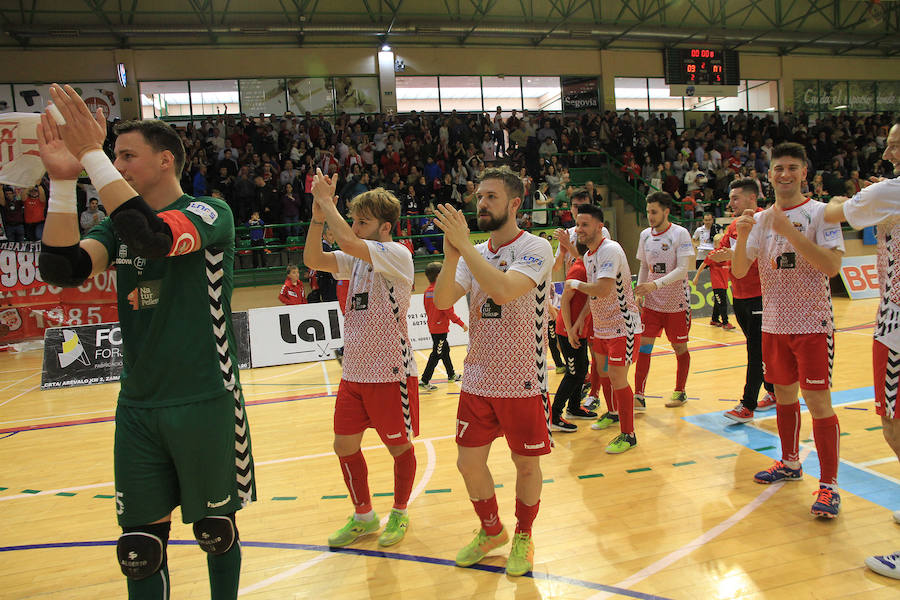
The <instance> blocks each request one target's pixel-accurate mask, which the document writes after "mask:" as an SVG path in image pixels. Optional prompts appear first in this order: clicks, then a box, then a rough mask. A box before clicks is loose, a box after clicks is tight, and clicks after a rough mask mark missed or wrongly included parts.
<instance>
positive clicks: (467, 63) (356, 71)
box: [0, 44, 900, 117]
mask: <svg viewBox="0 0 900 600" xmlns="http://www.w3.org/2000/svg"><path fill="white" fill-rule="evenodd" d="M394 51H395V53H396V54H397V56H398V57H400V58H402V59H403V61H404V62H405V63H406V72H405V74H406V75H436V74H438V75H505V74H509V75H560V74H565V75H598V74H599V75H600V76H601V80H602V90H603V103H604V106H605V107H613V106H615V98H614V97H613V93H614V91H613V90H614V85H613V84H614V78H615V77H617V76H619V77H629V76H631V77H641V76H643V77H661V76H662V74H663V60H662V52H661V51H645V50H642V51H626V50H583V51H577V50H523V49H521V48H511V49H503V48H490V49H489V50H485V49H483V48H446V47H440V48H416V47H403V45H402V44H400V45H398V46H397V47H395V49H394ZM523 52H528V53H529V55H528V59H527V60H523V58H522V55H523ZM120 62H121V63H124V64H125V66H126V68H127V70H128V73H129V84H128V88H127V89H126V90H121V92H122V93H121V97H122V99H123V105H122V112H123V116H126V117H136V116H137V115H138V110H139V103H138V82H139V81H165V80H180V79H227V78H262V77H283V76H287V75H298V76H324V75H329V74H340V75H361V74H369V75H372V74H375V73H376V70H377V52H376V49H375V48H374V47H373V48H371V49H369V48H321V47H319V48H270V47H260V48H209V49H177V50H33V51H32V50H19V49H16V50H3V51H0V65H2V67H0V82H9V83H30V82H34V83H37V82H53V81H107V80H115V77H116V73H115V67H116V65H117V64H118V63H120ZM740 64H741V78H744V79H769V80H772V79H776V80H778V81H779V86H780V90H779V98H780V100H779V102H780V106H779V110H781V111H785V110H791V109H792V104H793V97H794V88H793V82H794V80H795V79H894V78H895V75H894V73H896V72H897V71H898V67H900V59H898V58H872V57H865V58H853V57H832V56H774V55H765V54H759V55H757V54H750V53H748V52H746V51H745V52H742V53H741V55H740Z"/></svg>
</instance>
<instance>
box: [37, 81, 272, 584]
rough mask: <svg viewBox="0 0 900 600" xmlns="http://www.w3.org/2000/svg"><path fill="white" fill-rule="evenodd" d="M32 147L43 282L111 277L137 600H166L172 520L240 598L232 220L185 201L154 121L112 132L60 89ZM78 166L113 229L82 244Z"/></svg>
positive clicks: (119, 448) (241, 431) (171, 151)
mask: <svg viewBox="0 0 900 600" xmlns="http://www.w3.org/2000/svg"><path fill="white" fill-rule="evenodd" d="M50 94H51V96H52V97H53V105H51V107H49V108H48V111H47V112H45V113H44V114H43V115H41V125H40V126H39V128H38V143H39V145H40V150H41V159H42V160H43V162H44V166H45V168H46V169H47V173H48V174H49V176H50V200H49V202H48V207H47V220H46V224H45V227H44V236H43V245H42V250H41V256H40V270H41V275H42V276H43V278H44V280H45V281H46V282H48V283H52V284H54V285H59V286H66V287H71V286H78V285H80V284H81V283H82V282H83V281H84V280H85V279H87V278H88V277H90V276H92V275H94V274H97V273H100V272H102V271H104V270H105V269H106V268H107V267H108V266H109V265H111V264H115V265H116V270H117V282H118V307H119V321H120V325H121V328H122V339H123V357H124V368H123V370H122V376H121V390H120V392H119V399H118V405H117V408H116V432H115V449H114V463H115V487H116V514H117V515H118V521H119V525H120V526H121V527H122V535H121V537H120V538H119V540H118V543H117V548H116V552H117V556H118V561H119V566H120V568H121V569H122V572H123V573H124V574H125V576H126V577H127V578H128V597H129V598H130V599H132V600H143V599H150V598H153V599H159V598H169V571H168V566H167V564H166V545H167V543H168V539H169V529H170V524H171V518H172V516H171V515H172V510H173V509H174V508H175V507H176V506H179V505H180V506H181V513H182V519H183V520H184V522H185V523H192V524H193V530H194V536H195V537H196V538H197V542H198V543H199V545H200V548H201V549H203V550H204V551H205V552H206V553H207V564H208V567H209V582H210V588H211V595H212V598H213V600H220V599H226V598H237V593H238V581H239V578H240V570H241V546H240V542H239V541H238V529H237V526H236V524H235V513H236V511H237V510H239V509H240V508H241V507H243V506H245V505H247V504H249V503H250V502H252V501H253V500H255V497H256V488H255V482H254V479H253V458H252V456H251V450H250V431H249V427H248V424H247V417H246V414H245V412H244V399H243V396H242V394H241V386H240V381H239V379H238V371H237V354H236V346H235V340H234V336H233V333H232V327H231V291H232V284H233V265H234V225H233V223H234V220H233V218H232V214H231V210H230V209H229V208H228V205H227V204H226V203H225V202H223V201H221V200H217V199H215V198H192V197H190V196H188V195H186V194H184V193H183V192H182V191H181V187H180V185H179V176H180V174H181V170H182V167H183V166H184V160H185V153H184V147H183V146H182V144H181V140H180V139H179V137H178V135H177V134H176V133H175V131H174V130H173V129H172V128H171V127H169V126H168V125H166V124H165V123H162V122H160V121H128V122H125V123H122V124H120V125H118V126H117V128H116V133H118V138H117V140H116V159H115V164H113V163H112V162H110V160H109V158H108V157H107V156H106V155H105V154H104V153H103V150H102V146H103V142H104V140H105V138H106V124H105V120H104V119H103V116H102V113H100V112H99V111H98V113H97V115H91V113H90V111H89V110H88V108H87V106H86V105H85V104H84V102H83V101H82V99H81V98H80V97H79V96H78V94H77V93H76V92H75V90H74V89H72V88H71V87H70V86H65V87H61V86H59V85H56V84H54V85H53V86H51V90H50ZM82 167H84V169H85V170H86V171H87V174H88V176H89V177H90V178H91V183H93V185H94V186H95V187H96V188H97V190H98V191H99V194H100V200H101V202H102V203H103V206H104V207H105V208H106V209H107V212H108V213H109V215H110V216H109V217H108V218H106V219H104V220H103V221H102V222H100V223H99V224H98V225H96V226H95V227H94V228H93V229H91V230H90V231H89V232H88V233H87V234H86V235H85V237H84V239H80V236H79V233H78V231H79V230H78V220H77V213H76V208H75V207H76V201H75V180H76V179H77V178H78V174H79V173H80V172H81V169H82Z"/></svg>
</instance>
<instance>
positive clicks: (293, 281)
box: [278, 265, 306, 306]
mask: <svg viewBox="0 0 900 600" xmlns="http://www.w3.org/2000/svg"><path fill="white" fill-rule="evenodd" d="M278 299H279V300H281V303H282V304H287V305H288V306H290V305H292V304H306V290H305V289H304V287H303V282H302V281H300V268H299V267H298V266H297V265H288V266H287V279H285V280H284V285H283V286H281V292H280V293H279V294H278Z"/></svg>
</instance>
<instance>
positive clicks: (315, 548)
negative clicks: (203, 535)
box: [0, 540, 669, 600]
mask: <svg viewBox="0 0 900 600" xmlns="http://www.w3.org/2000/svg"><path fill="white" fill-rule="evenodd" d="M116 544H117V542H116V541H115V540H100V541H84V542H51V543H45V544H22V545H19V546H0V552H14V551H21V550H47V549H57V548H97V547H105V546H115V545H116ZM169 545H170V546H196V545H197V541H196V540H169ZM241 546H242V547H247V548H271V549H277V550H306V551H309V552H322V553H323V554H328V555H338V554H352V555H356V556H368V557H372V558H389V559H393V560H403V561H408V562H419V563H425V564H430V565H439V566H445V567H453V568H454V569H459V568H460V567H457V566H456V563H455V562H454V561H452V560H449V559H446V558H435V557H431V556H423V555H419V554H400V553H397V552H383V551H381V550H365V549H362V548H329V547H328V546H319V545H313V544H291V543H287V542H255V541H244V540H241ZM466 569H468V570H470V571H485V572H488V573H497V574H502V573H504V572H505V571H506V569H505V568H504V567H500V566H495V565H481V564H474V565H472V566H471V567H466ZM522 577H529V578H531V579H542V580H545V581H552V582H555V583H565V584H567V585H571V586H573V587H583V588H586V589H591V590H604V591H608V592H610V593H614V594H618V595H620V596H627V597H629V598H637V599H638V600H669V599H668V598H666V597H665V596H655V595H653V594H645V593H643V592H635V591H632V590H625V589H617V588H616V587H614V586H610V585H605V584H602V583H594V582H593V581H585V580H583V579H575V578H573V577H566V576H564V575H552V574H550V573H545V572H543V571H529V572H528V573H526V574H525V575H523V576H522ZM241 591H243V590H241Z"/></svg>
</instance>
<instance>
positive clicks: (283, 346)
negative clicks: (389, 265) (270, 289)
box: [248, 294, 469, 367]
mask: <svg viewBox="0 0 900 600" xmlns="http://www.w3.org/2000/svg"><path fill="white" fill-rule="evenodd" d="M454 309H455V311H456V314H457V315H458V316H459V318H460V319H462V320H463V322H465V323H466V325H468V324H469V307H468V304H467V303H466V299H465V298H460V300H459V301H458V302H457V303H456V306H455V307H454ZM248 312H249V316H250V355H251V357H252V362H253V366H254V367H271V366H274V365H287V364H293V363H301V362H313V361H318V360H329V359H332V358H334V351H335V350H337V349H339V348H341V347H343V345H344V316H343V314H341V310H340V305H339V304H338V303H337V302H319V303H314V304H299V305H294V306H277V307H272V308H255V309H251V310H250V311H248ZM406 323H407V328H408V332H409V340H410V345H411V346H412V348H413V350H425V349H428V350H430V349H431V347H432V343H431V335H430V334H429V333H428V319H427V317H426V315H425V304H424V301H423V296H422V294H415V295H413V296H412V298H411V300H410V305H409V312H408V313H407V315H406ZM447 339H448V340H449V341H450V345H451V346H460V345H465V344H468V343H469V334H468V333H467V332H464V331H463V330H462V328H460V327H459V326H458V325H456V324H453V323H451V324H450V332H449V335H448V337H447Z"/></svg>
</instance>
